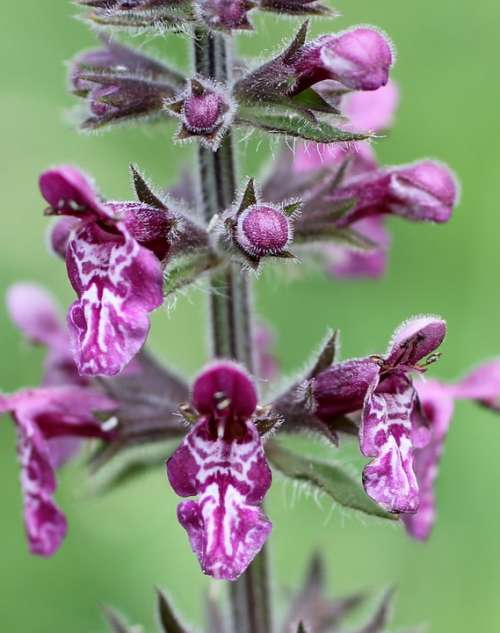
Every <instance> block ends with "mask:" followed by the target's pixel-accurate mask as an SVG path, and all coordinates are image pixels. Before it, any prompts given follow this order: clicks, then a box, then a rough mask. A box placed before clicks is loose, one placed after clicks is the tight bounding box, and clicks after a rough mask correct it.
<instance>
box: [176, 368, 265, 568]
mask: <svg viewBox="0 0 500 633" xmlns="http://www.w3.org/2000/svg"><path fill="white" fill-rule="evenodd" d="M192 403H193V406H194V407H195V409H196V410H197V412H198V414H199V418H198V421H197V422H196V424H195V425H194V427H193V428H192V429H191V431H190V432H189V433H188V435H187V436H186V438H185V439H184V440H183V442H182V443H181V445H180V446H179V448H178V449H177V450H176V452H175V453H174V455H173V456H172V457H171V458H170V459H169V460H168V462H167V474H168V478H169V481H170V483H171V485H172V487H173V489H174V490H175V492H176V493H177V494H178V495H180V496H181V497H194V496H197V497H198V499H197V500H196V501H192V500H190V501H184V502H182V503H181V504H180V505H179V507H178V511H177V515H178V518H179V522H180V523H181V525H182V526H183V527H184V528H185V529H186V531H187V533H188V536H189V540H190V542H191V547H192V548H193V551H194V552H195V554H196V556H197V557H198V559H199V561H200V565H201V568H202V570H203V572H204V573H206V574H208V575H210V576H213V577H214V578H220V579H225V580H235V579H236V578H238V577H239V576H240V575H241V574H242V573H243V572H244V571H245V569H246V568H247V567H248V565H249V564H250V563H251V561H252V560H253V558H254V557H255V556H256V555H257V553H258V552H259V551H260V549H261V547H262V545H263V544H264V542H265V541H266V539H267V537H268V535H269V533H270V531H271V523H270V521H269V520H268V519H267V517H266V516H265V515H264V513H263V512H262V510H261V508H260V504H261V503H262V500H263V499H264V496H265V495H266V493H267V491H268V489H269V487H270V485H271V471H270V469H269V466H268V464H267V461H266V457H265V455H264V449H263V447H262V443H261V440H260V436H259V433H258V431H257V429H256V428H255V426H254V424H253V422H252V420H251V418H252V415H253V414H254V412H255V409H256V406H257V392H256V390H255V386H254V384H253V382H252V381H251V379H250V378H249V376H248V375H247V374H246V372H245V371H244V370H243V369H241V368H240V367H239V366H238V365H236V364H234V363H231V362H229V361H221V362H215V363H213V364H212V365H210V366H208V367H207V368H206V369H205V370H204V371H203V372H202V373H201V374H200V375H199V376H198V378H197V380H196V381H195V383H194V387H193V395H192Z"/></svg>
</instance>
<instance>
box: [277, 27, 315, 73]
mask: <svg viewBox="0 0 500 633" xmlns="http://www.w3.org/2000/svg"><path fill="white" fill-rule="evenodd" d="M308 30H309V20H306V21H305V22H304V23H303V24H302V26H301V27H300V29H299V30H298V31H297V33H296V35H295V37H294V38H293V40H292V41H291V43H290V45H289V46H288V48H287V49H286V50H285V52H284V53H283V55H282V58H283V61H284V62H285V63H286V62H287V61H290V59H291V58H293V57H294V55H296V54H297V53H298V51H299V50H300V49H301V48H302V47H303V46H304V44H305V43H306V40H307V32H308Z"/></svg>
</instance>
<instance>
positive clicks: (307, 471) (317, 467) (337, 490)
mask: <svg viewBox="0 0 500 633" xmlns="http://www.w3.org/2000/svg"><path fill="white" fill-rule="evenodd" d="M266 453H267V455H268V457H269V460H270V462H271V464H272V465H273V466H274V467H275V468H277V469H278V470H279V471H281V472H282V473H283V474H284V475H286V476H287V477H290V478H291V479H293V480H295V481H301V482H306V483H309V484H311V485H312V486H313V487H315V488H318V489H319V490H321V491H322V492H325V493H326V494H328V495H329V496H330V497H331V498H332V499H333V500H334V501H336V502H337V503H338V504H339V505H341V506H344V507H345V508H350V509H352V510H358V511H359V512H364V513H365V514H369V515H372V516H377V517H381V518H384V519H392V520H396V519H398V516H397V515H394V514H390V513H388V512H385V510H382V508H380V506H378V505H377V504H376V503H374V502H373V501H372V500H371V499H370V498H369V497H368V496H367V495H366V493H365V491H364V490H363V487H362V486H361V485H360V484H359V483H358V482H357V481H355V480H354V479H353V478H352V477H351V476H350V475H349V474H348V473H347V472H345V470H344V468H343V467H342V466H341V465H340V464H338V463H328V462H323V461H320V460H317V459H315V458H305V457H301V456H299V455H296V454H295V453H292V452H291V451H289V450H287V449H285V448H283V447H282V446H279V445H278V444H277V443H276V442H274V441H273V442H268V443H267V445H266Z"/></svg>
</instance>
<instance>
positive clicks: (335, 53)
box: [295, 27, 393, 90]
mask: <svg viewBox="0 0 500 633" xmlns="http://www.w3.org/2000/svg"><path fill="white" fill-rule="evenodd" d="M392 63H393V54H392V49H391V43H390V40H389V39H388V38H387V36H386V35H383V34H382V33H381V32H379V31H378V30H376V29H374V28H367V27H358V28H356V29H351V30H349V31H345V32H344V33H340V34H336V35H325V36H323V37H320V38H319V39H317V40H315V41H314V42H311V44H309V45H307V46H305V47H304V49H303V51H302V53H301V54H300V55H299V56H298V58H297V60H296V61H295V67H296V69H297V70H298V71H299V72H300V74H301V76H300V77H299V86H300V89H304V88H306V87H308V86H312V85H314V84H316V83H318V82H319V81H323V80H325V79H332V80H335V81H338V82H339V83H341V84H343V85H344V86H346V87H347V88H351V89H352V90H377V89H378V88H380V87H381V86H385V84H386V83H387V81H388V79H389V70H390V68H391V66H392Z"/></svg>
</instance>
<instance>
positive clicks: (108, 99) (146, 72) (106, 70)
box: [70, 40, 184, 128]
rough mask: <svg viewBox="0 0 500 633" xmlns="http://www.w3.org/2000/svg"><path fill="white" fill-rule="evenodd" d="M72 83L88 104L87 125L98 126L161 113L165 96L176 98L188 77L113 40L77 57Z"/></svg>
mask: <svg viewBox="0 0 500 633" xmlns="http://www.w3.org/2000/svg"><path fill="white" fill-rule="evenodd" d="M70 83H71V88H72V90H73V92H74V93H75V94H76V95H78V96H80V97H83V98H85V99H86V101H87V104H88V108H89V111H90V116H89V117H88V118H87V119H86V120H85V121H84V123H83V127H87V128H97V127H101V126H103V125H105V124H107V123H116V122H120V121H125V120H128V119H134V118H137V117H151V116H153V115H158V114H160V113H161V111H162V109H163V102H164V100H165V99H169V98H172V96H173V95H174V94H175V91H176V90H178V89H179V88H181V87H182V86H183V85H184V80H183V77H182V75H180V74H179V73H177V72H176V71H174V70H172V69H170V68H168V67H167V66H165V65H164V64H162V63H161V62H159V61H157V60H155V59H153V58H151V57H149V56H147V55H143V54H141V53H138V52H137V51H136V50H134V49H133V48H129V47H127V46H122V45H121V44H117V43H116V42H113V41H111V40H109V41H106V42H105V43H104V47H103V48H99V49H95V50H90V51H85V52H84V53H80V54H79V55H77V56H76V57H75V58H74V60H73V61H72V62H71V65H70Z"/></svg>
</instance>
